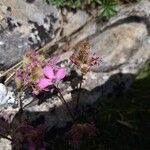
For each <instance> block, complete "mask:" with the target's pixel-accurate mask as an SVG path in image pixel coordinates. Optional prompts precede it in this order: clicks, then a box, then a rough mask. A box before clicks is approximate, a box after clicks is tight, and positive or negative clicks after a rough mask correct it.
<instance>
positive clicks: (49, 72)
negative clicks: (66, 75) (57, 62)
mask: <svg viewBox="0 0 150 150" xmlns="http://www.w3.org/2000/svg"><path fill="white" fill-rule="evenodd" d="M43 73H44V75H45V76H46V77H47V78H49V79H53V78H54V70H53V68H52V67H51V66H45V67H44V68H43Z"/></svg>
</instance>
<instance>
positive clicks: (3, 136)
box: [0, 133, 12, 142]
mask: <svg viewBox="0 0 150 150" xmlns="http://www.w3.org/2000/svg"><path fill="white" fill-rule="evenodd" d="M0 136H1V137H2V138H5V139H7V140H9V141H11V142H12V139H11V138H9V137H7V136H5V135H3V134H1V133H0Z"/></svg>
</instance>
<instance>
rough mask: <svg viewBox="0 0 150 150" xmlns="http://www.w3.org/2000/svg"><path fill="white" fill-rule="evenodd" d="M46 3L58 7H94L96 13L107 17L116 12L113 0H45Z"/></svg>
mask: <svg viewBox="0 0 150 150" xmlns="http://www.w3.org/2000/svg"><path fill="white" fill-rule="evenodd" d="M46 2H47V3H48V4H50V3H51V4H53V5H56V6H59V7H67V8H74V9H76V8H78V9H86V8H90V7H91V8H95V9H97V11H98V15H99V16H101V17H104V18H106V19H109V18H110V17H112V16H113V15H115V14H116V3H115V2H114V0H46Z"/></svg>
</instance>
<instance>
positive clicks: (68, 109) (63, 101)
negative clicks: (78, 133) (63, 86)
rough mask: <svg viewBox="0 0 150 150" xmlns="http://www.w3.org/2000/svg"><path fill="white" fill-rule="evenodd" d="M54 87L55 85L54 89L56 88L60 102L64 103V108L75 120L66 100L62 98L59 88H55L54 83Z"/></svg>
mask: <svg viewBox="0 0 150 150" xmlns="http://www.w3.org/2000/svg"><path fill="white" fill-rule="evenodd" d="M54 87H55V89H56V90H57V92H58V93H59V95H58V98H59V99H60V100H61V102H62V103H63V104H65V106H66V109H67V111H68V112H69V114H70V116H71V118H72V120H75V117H74V115H73V113H72V111H71V109H70V107H69V105H68V104H67V102H66V100H65V99H64V97H63V95H62V94H61V92H60V90H59V88H57V87H56V86H55V85H54Z"/></svg>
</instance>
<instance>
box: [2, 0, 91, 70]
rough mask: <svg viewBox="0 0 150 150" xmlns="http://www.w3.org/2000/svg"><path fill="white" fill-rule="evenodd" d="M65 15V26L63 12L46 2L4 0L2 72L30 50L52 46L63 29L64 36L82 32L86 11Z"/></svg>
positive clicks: (66, 13)
mask: <svg viewBox="0 0 150 150" xmlns="http://www.w3.org/2000/svg"><path fill="white" fill-rule="evenodd" d="M63 13H65V16H66V17H65V18H66V19H65V20H66V23H65V21H63V17H62V16H63V14H62V12H61V10H59V9H58V8H56V7H55V6H52V5H48V4H46V2H44V1H41V0H36V1H27V0H11V1H7V0H1V2H0V25H1V26H0V31H1V32H0V35H1V36H0V68H1V69H2V68H8V67H10V66H12V65H13V64H15V63H16V62H17V61H18V60H20V59H21V57H22V56H23V54H24V53H25V52H26V51H27V50H28V49H30V48H32V49H37V48H39V47H40V46H43V45H44V44H46V43H48V42H50V41H51V40H52V39H54V38H55V36H56V35H57V33H58V31H59V29H60V28H61V26H62V25H63V27H64V34H65V35H68V34H71V33H72V32H74V31H75V30H77V29H78V28H80V27H81V26H82V25H83V24H84V23H85V22H86V20H87V18H88V14H87V13H85V12H83V11H78V12H77V13H75V14H74V13H73V12H68V11H63ZM68 21H69V23H67V22H68ZM58 36H60V35H58Z"/></svg>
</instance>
